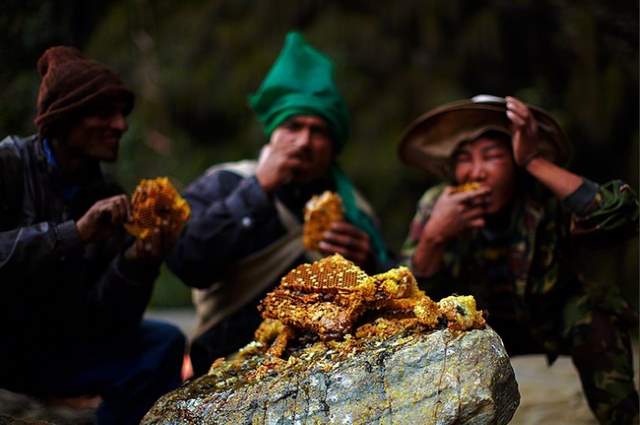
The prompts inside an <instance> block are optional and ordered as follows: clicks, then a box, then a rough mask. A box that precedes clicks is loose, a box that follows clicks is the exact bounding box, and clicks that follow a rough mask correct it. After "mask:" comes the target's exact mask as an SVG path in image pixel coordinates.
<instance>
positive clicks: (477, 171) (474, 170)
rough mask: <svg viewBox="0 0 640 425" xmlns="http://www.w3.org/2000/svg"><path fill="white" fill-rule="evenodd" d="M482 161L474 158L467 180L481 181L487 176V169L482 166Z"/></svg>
mask: <svg viewBox="0 0 640 425" xmlns="http://www.w3.org/2000/svg"><path fill="white" fill-rule="evenodd" d="M484 165H485V164H484V161H480V160H474V161H473V163H472V165H471V170H470V172H469V180H470V181H474V182H481V181H483V180H484V179H485V178H486V177H487V170H486V169H485V166H484Z"/></svg>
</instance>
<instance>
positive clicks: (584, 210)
mask: <svg viewBox="0 0 640 425" xmlns="http://www.w3.org/2000/svg"><path fill="white" fill-rule="evenodd" d="M598 190H600V186H599V185H598V184H597V183H594V182H592V181H591V180H588V179H585V178H583V180H582V184H581V185H580V187H578V188H577V189H576V191H575V192H573V193H572V194H571V195H569V196H567V197H566V198H564V199H563V200H562V205H563V206H564V207H565V208H566V209H568V210H569V211H571V212H573V213H575V214H577V215H586V214H588V213H589V210H590V209H591V205H592V203H593V200H594V198H595V197H596V194H597V193H598Z"/></svg>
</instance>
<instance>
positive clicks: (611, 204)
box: [562, 179, 638, 235]
mask: <svg viewBox="0 0 640 425" xmlns="http://www.w3.org/2000/svg"><path fill="white" fill-rule="evenodd" d="M562 204H563V206H564V208H565V209H566V210H568V211H569V212H570V213H571V218H570V231H571V234H573V235H583V234H599V233H605V232H612V231H616V232H617V231H623V232H624V231H626V232H627V233H628V234H630V235H635V234H637V233H638V198H637V196H636V194H635V193H634V192H633V190H632V189H631V187H629V185H627V184H625V183H623V182H621V181H620V180H614V181H611V182H608V183H605V184H603V185H598V184H596V183H593V182H591V181H589V180H586V179H585V181H584V183H583V184H582V185H581V186H580V187H579V188H578V189H577V190H576V191H575V192H574V193H572V194H571V195H569V196H568V197H567V198H565V199H564V200H563V201H562Z"/></svg>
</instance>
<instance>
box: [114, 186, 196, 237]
mask: <svg viewBox="0 0 640 425" xmlns="http://www.w3.org/2000/svg"><path fill="white" fill-rule="evenodd" d="M190 214H191V209H190V207H189V204H188V203H187V201H186V200H185V199H184V198H182V197H181V196H180V194H179V193H178V191H176V189H175V188H174V187H173V185H172V184H171V182H170V181H169V179H168V178H166V177H158V178H155V179H143V180H142V181H140V183H139V184H138V186H137V187H136V189H135V191H134V192H133V195H132V196H131V220H130V221H129V222H128V223H125V228H126V229H127V231H128V232H129V233H130V234H131V235H133V236H135V237H136V238H138V239H142V240H145V239H148V238H149V237H151V235H152V234H153V231H154V229H161V230H163V231H167V232H168V233H169V234H171V235H174V236H177V235H178V234H179V233H180V231H181V230H182V227H183V226H184V224H185V223H186V221H187V220H188V219H189V215H190Z"/></svg>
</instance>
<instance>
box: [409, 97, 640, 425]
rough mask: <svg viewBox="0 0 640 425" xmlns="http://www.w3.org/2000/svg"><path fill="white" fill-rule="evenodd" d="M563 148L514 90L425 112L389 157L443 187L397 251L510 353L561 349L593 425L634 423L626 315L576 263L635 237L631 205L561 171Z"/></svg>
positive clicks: (621, 195)
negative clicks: (459, 300)
mask: <svg viewBox="0 0 640 425" xmlns="http://www.w3.org/2000/svg"><path fill="white" fill-rule="evenodd" d="M568 148H569V144H568V140H567V138H566V136H565V135H564V133H563V131H562V130H561V128H560V127H559V125H558V124H557V123H556V121H555V120H554V119H553V118H552V117H551V116H550V115H549V114H547V113H546V112H545V111H543V110H542V109H539V108H536V107H534V106H531V105H527V104H525V103H524V102H522V101H520V100H518V99H516V98H513V97H506V98H498V97H494V96H477V97H475V98H473V99H470V100H463V101H458V102H453V103H450V104H447V105H444V106H441V107H439V108H436V109H433V110H432V111H429V112H428V113H426V114H424V115H423V116H421V117H420V118H418V119H417V120H416V121H415V122H414V123H413V124H411V125H410V126H409V128H408V129H407V131H406V132H405V134H404V136H403V137H402V141H401V143H400V149H399V153H400V158H401V159H402V160H403V161H404V162H405V163H407V164H409V165H413V166H416V167H418V168H421V169H423V170H426V171H428V172H430V173H431V174H435V175H436V176H439V177H441V178H443V179H444V180H445V183H443V184H440V185H438V186H436V187H434V188H431V189H429V190H428V191H427V192H426V193H425V194H424V195H423V197H422V198H421V199H420V201H419V203H418V211H417V212H416V215H415V218H414V220H413V222H412V224H411V227H410V230H409V236H408V238H407V241H406V242H405V245H404V247H403V256H404V257H405V258H406V261H407V263H408V264H410V266H411V268H412V270H413V272H414V273H415V274H416V277H417V278H418V281H419V282H420V285H421V287H422V288H423V289H424V290H425V291H426V292H427V293H428V294H429V295H430V296H432V297H434V298H436V299H437V298H438V297H440V296H446V295H449V294H451V293H454V292H457V293H460V294H472V295H474V296H475V297H476V301H477V302H478V305H479V307H480V308H482V309H485V310H487V311H488V318H487V322H488V324H489V325H491V327H492V328H493V329H495V330H496V331H497V332H498V334H499V335H500V336H501V338H502V340H503V342H504V345H505V348H506V349H507V351H508V352H509V354H510V355H520V354H533V353H544V354H546V355H547V358H548V361H549V363H552V362H553V361H554V360H555V359H556V357H557V356H558V355H561V354H563V355H570V356H571V357H572V360H573V363H574V365H575V366H576V369H577V370H578V373H579V374H580V379H581V381H582V385H583V389H584V392H585V395H586V398H587V400H588V402H589V405H590V407H591V409H592V410H593V412H594V413H595V415H596V417H597V418H598V420H599V421H600V422H601V423H607V424H628V423H637V420H638V416H637V415H638V394H637V391H636V390H635V388H634V383H633V366H632V356H631V346H630V340H629V334H628V332H627V331H628V329H627V328H625V327H626V326H628V325H629V324H631V325H634V324H635V325H637V320H638V319H637V315H636V314H634V312H633V311H632V310H631V309H630V307H629V305H628V304H627V303H626V302H625V300H623V299H622V298H621V296H620V294H619V289H618V288H617V287H616V284H615V282H595V281H592V280H590V279H588V277H589V275H588V273H586V271H587V270H586V269H588V268H587V267H584V264H585V259H586V258H587V257H586V255H588V254H589V252H588V248H589V246H590V245H591V246H593V244H595V246H597V247H598V249H599V250H600V251H601V250H602V248H603V244H604V243H605V242H607V243H612V242H614V241H616V240H620V238H621V236H624V235H631V236H634V235H637V231H638V200H637V197H636V195H635V194H634V193H633V191H632V190H631V189H630V187H629V186H628V185H626V184H624V183H622V182H620V181H611V182H608V183H606V184H603V185H598V184H596V183H594V182H592V181H589V180H587V179H585V178H583V177H581V176H578V175H576V174H574V173H572V172H571V171H569V170H567V169H565V168H564V167H563V164H564V163H565V162H566V161H567V159H568V153H569V149H568ZM463 185H464V186H463ZM591 255H593V254H591Z"/></svg>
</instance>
